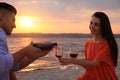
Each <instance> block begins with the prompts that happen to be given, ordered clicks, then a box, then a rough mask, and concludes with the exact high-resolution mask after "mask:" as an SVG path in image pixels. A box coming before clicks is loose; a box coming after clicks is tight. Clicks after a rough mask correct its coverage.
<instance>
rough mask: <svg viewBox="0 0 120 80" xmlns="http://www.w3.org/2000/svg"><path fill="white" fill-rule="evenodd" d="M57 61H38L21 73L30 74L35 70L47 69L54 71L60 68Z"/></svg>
mask: <svg viewBox="0 0 120 80" xmlns="http://www.w3.org/2000/svg"><path fill="white" fill-rule="evenodd" d="M56 63H58V62H57V61H46V60H36V61H35V62H33V63H31V64H30V65H29V66H27V67H26V68H24V69H22V70H20V71H19V72H29V71H33V70H46V69H53V68H58V67H59V66H57V64H56Z"/></svg>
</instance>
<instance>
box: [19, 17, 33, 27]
mask: <svg viewBox="0 0 120 80" xmlns="http://www.w3.org/2000/svg"><path fill="white" fill-rule="evenodd" d="M20 23H21V25H22V26H23V27H25V28H30V27H33V23H34V22H33V20H32V18H30V17H21V18H20Z"/></svg>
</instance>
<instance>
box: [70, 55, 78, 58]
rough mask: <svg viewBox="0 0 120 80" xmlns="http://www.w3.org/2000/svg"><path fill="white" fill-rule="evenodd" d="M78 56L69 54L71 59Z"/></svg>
mask: <svg viewBox="0 0 120 80" xmlns="http://www.w3.org/2000/svg"><path fill="white" fill-rule="evenodd" d="M77 56H78V54H70V57H72V58H76V57H77Z"/></svg>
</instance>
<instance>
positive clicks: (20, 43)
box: [7, 38, 32, 54]
mask: <svg viewBox="0 0 120 80" xmlns="http://www.w3.org/2000/svg"><path fill="white" fill-rule="evenodd" d="M7 41H8V48H9V52H10V53H11V54H12V53H14V52H16V51H18V50H20V49H22V48H23V47H25V46H27V45H29V44H30V43H31V41H32V38H8V40H7Z"/></svg>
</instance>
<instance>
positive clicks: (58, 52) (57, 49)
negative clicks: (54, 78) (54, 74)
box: [55, 46, 66, 69]
mask: <svg viewBox="0 0 120 80" xmlns="http://www.w3.org/2000/svg"><path fill="white" fill-rule="evenodd" d="M63 54H64V53H63V49H62V47H57V46H56V47H55V56H56V57H57V58H62V57H63ZM60 69H66V67H65V66H62V67H60Z"/></svg>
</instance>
